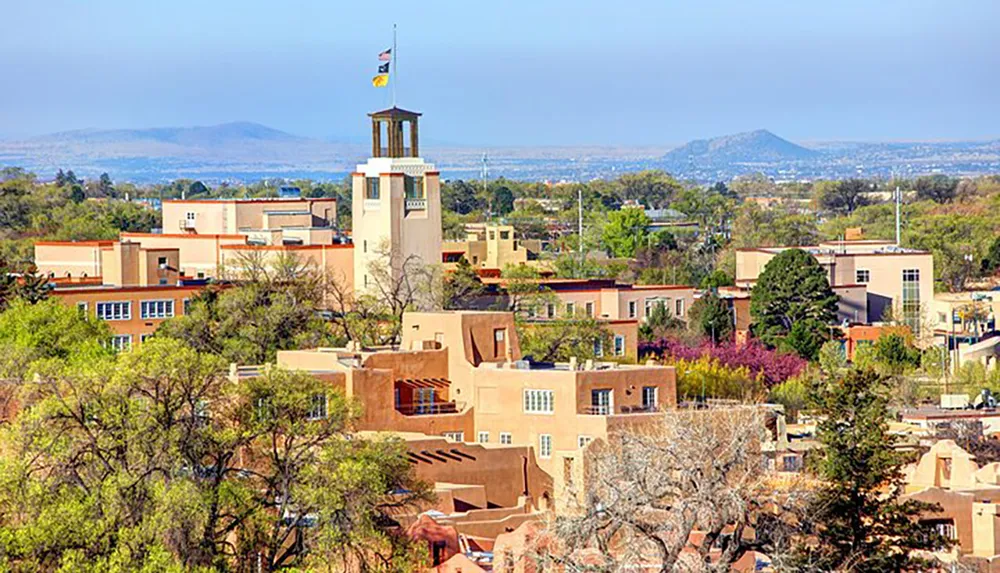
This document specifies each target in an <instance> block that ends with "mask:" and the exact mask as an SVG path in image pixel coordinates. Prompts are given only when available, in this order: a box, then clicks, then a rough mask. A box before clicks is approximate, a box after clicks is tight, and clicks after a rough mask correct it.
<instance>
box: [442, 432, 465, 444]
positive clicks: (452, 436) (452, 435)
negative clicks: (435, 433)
mask: <svg viewBox="0 0 1000 573" xmlns="http://www.w3.org/2000/svg"><path fill="white" fill-rule="evenodd" d="M442 435H443V436H444V437H445V438H447V439H449V440H451V441H453V442H464V441H465V432H445V433H444V434H442Z"/></svg>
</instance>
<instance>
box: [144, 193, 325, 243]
mask: <svg viewBox="0 0 1000 573" xmlns="http://www.w3.org/2000/svg"><path fill="white" fill-rule="evenodd" d="M162 213H163V230H164V232H165V233H185V234H194V235H235V234H240V235H254V236H255V237H257V239H255V240H262V241H267V242H265V243H264V244H268V245H271V244H282V241H289V242H290V243H295V244H304V243H303V240H305V239H303V237H308V236H309V235H310V233H312V232H317V233H319V235H326V239H327V242H329V239H330V238H331V237H330V236H329V235H330V231H332V230H333V229H334V228H336V226H337V200H336V199H331V198H322V199H305V198H301V197H288V198H252V199H164V200H163V203H162ZM282 231H284V234H287V236H283V233H282ZM275 239H277V241H278V242H277V243H274V242H272V241H274V240H275ZM320 240H322V238H320V237H317V238H316V240H315V241H314V240H311V239H310V240H309V242H308V243H305V244H314V243H316V242H318V241H320Z"/></svg>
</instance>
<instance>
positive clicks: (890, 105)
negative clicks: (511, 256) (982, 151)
mask: <svg viewBox="0 0 1000 573" xmlns="http://www.w3.org/2000/svg"><path fill="white" fill-rule="evenodd" d="M9 4H11V5H9V6H5V15H6V16H7V18H6V20H7V22H8V24H9V25H8V27H7V29H6V30H5V35H3V36H0V72H2V73H3V75H4V77H5V78H12V79H14V81H12V82H10V83H9V87H8V89H6V90H0V137H4V138H5V139H20V138H24V137H28V136H37V135H43V134H49V133H54V132H62V131H69V130H75V129H83V128H97V129H142V128H154V127H186V126H196V125H197V126H207V125H217V124H221V123H228V122H233V121H250V122H254V123H260V124H262V125H266V126H268V127H271V128H274V129H279V130H281V131H285V132H288V133H291V134H295V135H301V136H306V137H312V138H318V139H328V138H331V137H334V138H341V139H347V140H351V139H357V140H359V141H363V140H365V139H366V138H367V133H368V129H369V127H368V124H367V119H366V117H365V115H364V114H365V113H367V112H369V111H372V110H375V109H378V108H381V107H384V106H386V105H388V104H389V99H388V98H389V94H390V90H387V89H383V90H378V89H375V88H372V87H371V84H370V78H371V76H372V75H373V73H374V71H375V66H376V63H377V62H376V57H375V56H376V54H377V53H378V52H379V51H381V50H383V49H385V48H386V47H388V46H389V45H390V44H391V41H392V33H391V30H392V26H391V25H392V22H393V21H395V22H396V23H397V24H398V26H399V42H400V43H399V48H398V56H399V60H398V63H399V72H400V73H399V87H398V95H399V97H398V104H399V105H400V106H401V107H407V108H411V109H415V110H418V111H421V112H423V113H424V114H425V116H424V120H423V123H422V126H421V128H422V129H421V134H422V135H423V137H424V138H425V139H426V140H427V141H432V140H433V141H437V142H442V143H443V144H447V145H457V146H466V145H490V146H498V147H509V146H518V147H533V146H602V147H603V146H611V147H614V146H636V147H645V146H656V147H672V146H676V145H681V144H683V143H685V142H687V141H689V140H692V139H707V138H711V137H715V136H721V135H726V134H732V133H737V132H744V131H752V130H755V129H768V130H770V131H772V132H773V133H775V134H777V135H778V136H780V137H783V138H786V139H789V140H791V141H795V142H799V143H805V144H808V143H809V142H835V141H845V142H848V141H849V142H864V141H880V142H885V141H921V142H922V141H956V140H988V139H995V138H997V137H1000V114H997V113H996V103H995V102H996V97H995V94H996V93H1000V76H998V75H997V74H995V73H993V72H994V71H995V70H996V69H1000V39H998V38H997V37H996V35H995V34H994V33H993V30H992V27H993V25H994V23H995V22H997V21H1000V3H997V2H991V1H989V0H970V1H968V2H962V3H946V2H942V1H933V0H916V1H911V2H905V1H887V2H879V3H870V2H864V1H862V0H848V1H844V2H839V3H831V4H829V5H813V3H799V2H792V1H784V2H778V1H774V2H753V3H748V2H741V1H739V0H720V1H719V2H717V3H714V4H713V5H711V6H706V5H695V4H693V3H687V2H679V1H677V2H656V1H654V0H644V1H636V2H619V3H614V4H609V3H606V2H572V3H571V2H567V1H565V0H557V1H552V2H547V3H544V5H539V4H542V3H537V2H527V1H520V0H519V1H512V2H508V3H504V4H503V5H478V4H477V5H467V4H464V3H459V2H432V3H424V4H413V3H402V2H393V1H387V2H382V3H379V4H378V5H377V6H374V7H373V6H369V5H365V6H361V5H337V6H334V5H333V3H323V2H290V3H288V5H287V6H278V5H272V4H269V3H265V2H240V3H236V2H230V1H220V2H213V3H196V2H192V1H189V0H184V1H178V2H173V3H169V4H162V5H161V4H155V5H152V4H150V5H147V4H145V3H127V2H124V1H123V0H107V1H97V2H88V3H86V4H85V5H84V4H82V3H75V2H72V1H70V0H59V1H54V2H45V3H13V2H11V3H9ZM11 88H13V89H11Z"/></svg>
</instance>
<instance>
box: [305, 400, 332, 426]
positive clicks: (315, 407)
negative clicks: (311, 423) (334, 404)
mask: <svg viewBox="0 0 1000 573" xmlns="http://www.w3.org/2000/svg"><path fill="white" fill-rule="evenodd" d="M326 405H327V399H326V394H313V395H312V397H311V398H310V399H309V413H308V414H306V418H308V419H309V420H322V419H324V418H326Z"/></svg>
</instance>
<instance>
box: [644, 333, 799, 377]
mask: <svg viewBox="0 0 1000 573" xmlns="http://www.w3.org/2000/svg"><path fill="white" fill-rule="evenodd" d="M639 355H640V356H655V357H659V358H663V359H673V360H698V359H699V358H701V357H702V356H709V357H711V358H714V359H715V360H718V361H719V363H720V364H723V365H724V366H729V367H731V368H740V367H746V368H747V369H748V370H750V373H751V374H753V375H754V376H755V377H756V376H758V375H759V376H761V377H762V378H763V381H764V385H765V386H767V387H768V388H770V387H772V386H775V385H777V384H781V383H782V382H784V381H785V380H788V379H789V378H792V377H794V376H797V375H798V374H799V373H801V372H802V371H803V370H804V369H805V367H806V365H807V364H808V362H807V361H806V360H804V359H803V358H800V357H799V356H798V355H795V354H786V353H782V352H778V351H777V350H771V349H769V348H767V347H766V346H764V345H763V344H761V343H760V342H758V341H756V340H751V341H750V342H748V343H746V344H743V345H741V346H737V345H736V344H733V343H731V342H723V343H721V344H712V343H711V341H708V340H706V341H704V342H702V343H701V344H699V345H698V346H688V345H686V344H684V343H683V342H680V341H678V340H674V339H670V338H661V339H660V340H657V341H656V342H648V343H644V344H641V345H639Z"/></svg>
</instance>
